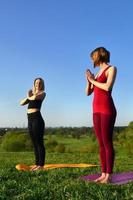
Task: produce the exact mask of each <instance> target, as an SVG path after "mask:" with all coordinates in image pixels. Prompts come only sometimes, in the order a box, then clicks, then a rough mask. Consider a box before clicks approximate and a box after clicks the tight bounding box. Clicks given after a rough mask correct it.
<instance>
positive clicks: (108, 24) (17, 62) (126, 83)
mask: <svg viewBox="0 0 133 200" xmlns="http://www.w3.org/2000/svg"><path fill="white" fill-rule="evenodd" d="M132 9H133V1H132V0H117V1H116V0H110V1H106V0H101V1H99V0H95V1H94V0H0V75H1V79H0V91H1V95H0V96H1V97H0V127H4V126H11V127H12V126H13V127H14V126H19V127H23V126H27V116H26V109H27V106H24V107H21V106H20V105H19V101H20V100H21V99H22V98H24V97H25V96H26V93H27V91H28V90H29V89H30V88H32V84H33V80H34V79H35V78H36V77H38V76H41V77H42V78H44V80H45V85H46V93H47V97H46V99H45V101H44V103H43V107H42V115H43V117H44V119H45V122H46V126H92V98H93V96H89V97H87V96H86V95H85V85H86V80H85V75H84V74H85V69H86V68H87V67H88V66H89V67H90V69H91V70H92V71H93V72H94V73H95V72H96V69H94V68H93V66H92V63H91V60H90V57H89V54H90V52H91V51H92V50H93V49H94V48H96V47H99V46H104V47H106V48H107V49H108V50H109V51H110V52H111V64H112V65H115V66H116V67H117V69H118V74H117V79H116V82H115V86H114V89H113V94H112V95H113V98H114V102H115V105H116V107H117V112H118V115H117V121H116V125H117V126H124V125H128V123H129V122H130V121H132V120H133V83H132V81H133V59H132V58H133V26H132V24H133V12H132Z"/></svg>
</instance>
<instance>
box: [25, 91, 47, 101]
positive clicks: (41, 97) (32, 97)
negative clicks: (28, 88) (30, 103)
mask: <svg viewBox="0 0 133 200" xmlns="http://www.w3.org/2000/svg"><path fill="white" fill-rule="evenodd" d="M45 96H46V93H45V92H44V91H42V92H40V93H38V94H33V95H32V96H29V94H28V95H27V98H28V99H29V100H39V99H40V100H43V99H44V98H45Z"/></svg>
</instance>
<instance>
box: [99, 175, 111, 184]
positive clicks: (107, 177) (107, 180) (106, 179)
mask: <svg viewBox="0 0 133 200" xmlns="http://www.w3.org/2000/svg"><path fill="white" fill-rule="evenodd" d="M110 182H111V175H108V174H106V177H105V178H104V179H103V180H101V181H100V183H105V184H107V183H110Z"/></svg>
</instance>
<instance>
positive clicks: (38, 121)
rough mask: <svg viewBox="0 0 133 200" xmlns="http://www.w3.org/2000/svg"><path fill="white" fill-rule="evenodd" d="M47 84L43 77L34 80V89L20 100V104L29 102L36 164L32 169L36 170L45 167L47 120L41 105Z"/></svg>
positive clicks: (29, 128)
mask: <svg viewBox="0 0 133 200" xmlns="http://www.w3.org/2000/svg"><path fill="white" fill-rule="evenodd" d="M44 90H45V86H44V81H43V79H42V78H36V79H35V80H34V85H33V90H29V92H28V94H27V98H25V99H22V100H21V101H20V105H22V106H23V105H26V104H28V110H27V116H28V130H29V134H30V137H31V140H32V143H33V147H34V154H35V166H33V168H32V169H31V170H33V171H35V170H38V169H41V168H43V167H44V163H45V146H44V143H43V135H44V130H45V122H44V120H43V118H42V116H41V112H40V109H41V105H42V102H43V100H44V98H45V96H46V93H45V92H44Z"/></svg>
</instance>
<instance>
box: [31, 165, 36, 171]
mask: <svg viewBox="0 0 133 200" xmlns="http://www.w3.org/2000/svg"><path fill="white" fill-rule="evenodd" d="M36 167H38V166H37V165H34V166H33V167H32V168H31V169H30V171H33V170H34V169H35V168H36Z"/></svg>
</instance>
